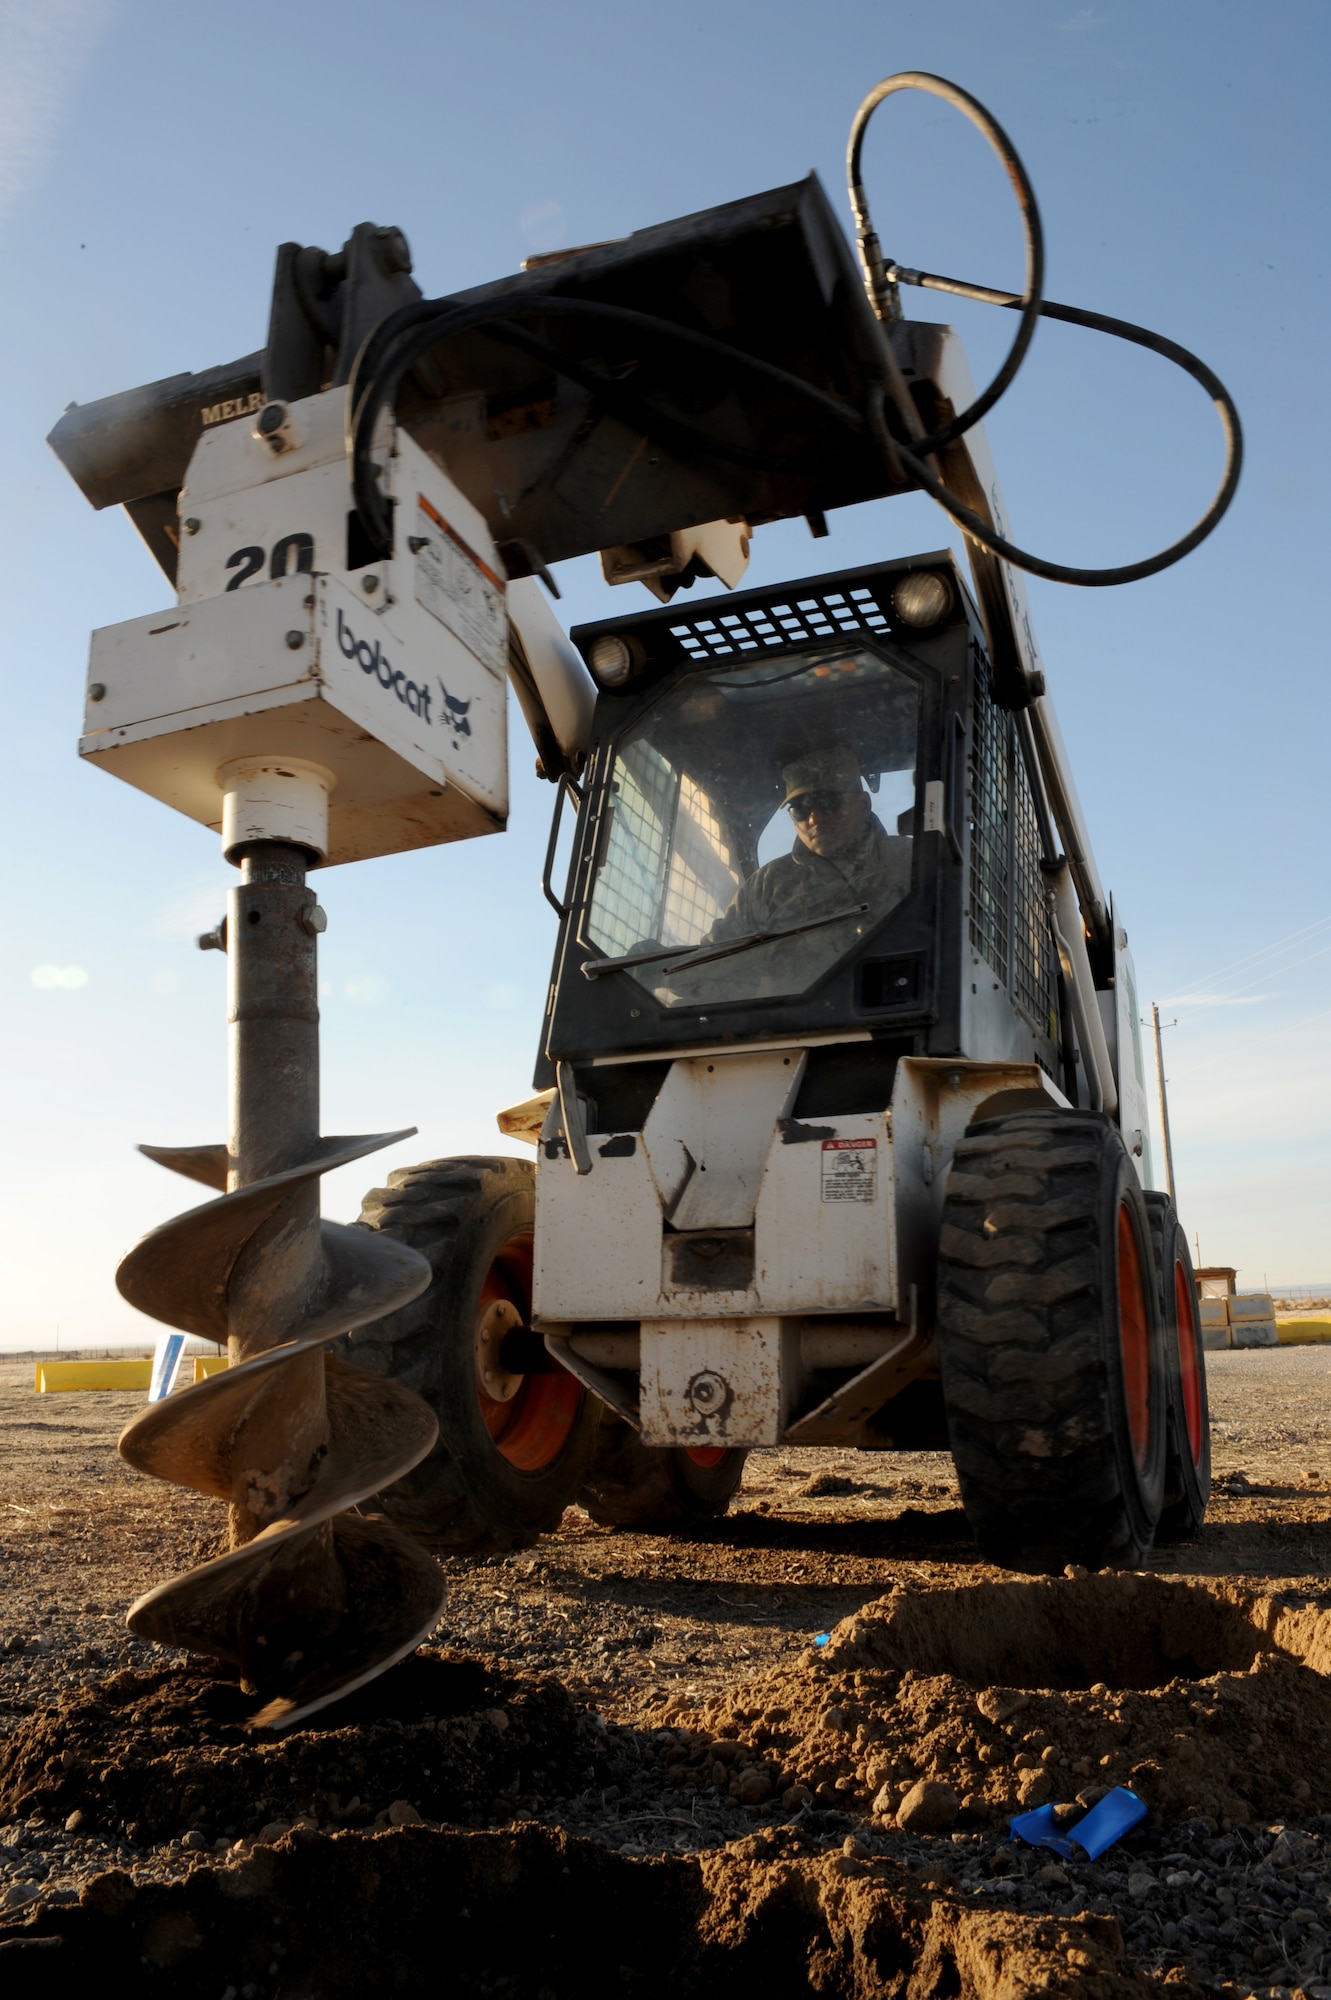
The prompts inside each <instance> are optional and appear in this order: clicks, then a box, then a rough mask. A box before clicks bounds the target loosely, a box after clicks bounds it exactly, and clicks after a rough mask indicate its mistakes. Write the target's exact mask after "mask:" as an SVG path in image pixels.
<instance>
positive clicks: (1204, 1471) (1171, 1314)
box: [1146, 1191, 1211, 1542]
mask: <svg viewBox="0 0 1331 2000" xmlns="http://www.w3.org/2000/svg"><path fill="white" fill-rule="evenodd" d="M1146 1212H1147V1215H1148V1216H1149V1217H1150V1223H1151V1248H1152V1252H1153V1255H1154V1259H1155V1269H1156V1278H1157V1282H1158V1284H1159V1287H1160V1324H1161V1327H1162V1329H1163V1332H1164V1344H1165V1371H1166V1379H1167V1383H1168V1391H1169V1440H1168V1448H1167V1452H1166V1459H1165V1498H1164V1506H1163V1507H1162V1509H1161V1513H1160V1525H1159V1527H1158V1528H1157V1529H1156V1531H1155V1539H1156V1541H1157V1542H1191V1541H1195V1540H1196V1538H1197V1536H1198V1535H1199V1534H1200V1533H1201V1529H1202V1522H1203V1520H1204V1519H1205V1518H1206V1508H1207V1503H1208V1501H1209V1500H1210V1498H1211V1413H1210V1409H1209V1407H1208V1405H1207V1399H1206V1360H1205V1356H1204V1354H1203V1350H1202V1335H1201V1327H1200V1325H1199V1324H1198V1312H1197V1281H1196V1279H1195V1278H1194V1277H1193V1274H1192V1258H1191V1257H1190V1256H1189V1255H1188V1239H1187V1237H1186V1236H1185V1235H1184V1234H1183V1229H1182V1225H1181V1224H1180V1222H1179V1219H1178V1216H1177V1214H1176V1212H1175V1209H1174V1204H1173V1202H1172V1201H1171V1200H1170V1198H1169V1196H1168V1195H1167V1194H1160V1193H1157V1192H1154V1191H1148V1193H1147V1196H1146Z"/></svg>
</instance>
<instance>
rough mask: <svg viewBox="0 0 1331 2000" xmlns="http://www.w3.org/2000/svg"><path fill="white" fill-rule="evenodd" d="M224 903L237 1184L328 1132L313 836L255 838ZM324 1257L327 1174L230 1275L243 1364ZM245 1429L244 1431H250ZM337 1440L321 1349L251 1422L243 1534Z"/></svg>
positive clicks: (299, 1160)
mask: <svg viewBox="0 0 1331 2000" xmlns="http://www.w3.org/2000/svg"><path fill="white" fill-rule="evenodd" d="M235 858H237V859H239V860H240V862H241V871H242V872H241V880H240V882H239V884H238V885H237V886H236V887H235V888H234V889H232V891H231V893H230V896H229V898H228V901H229V905H230V908H229V911H228V915H227V971H228V978H227V989H228V990H227V1033H228V1068H229V1084H230V1106H231V1117H230V1125H231V1133H230V1142H229V1146H228V1152H229V1154H230V1165H229V1169H228V1173H227V1187H228V1190H234V1189H236V1188H243V1187H248V1186H250V1185H251V1184H252V1183H253V1182H255V1181H261V1180H266V1179H267V1177H268V1176H269V1175H270V1174H280V1173H283V1172H285V1171H286V1169H287V1168H288V1167H295V1166H300V1165H301V1164H303V1162H305V1161H306V1160H308V1159H309V1158H310V1156H311V1154H312V1153H313V1152H314V1150H315V1147H316V1145H317V1143H318V1138H319V1004H318V963H317V932H316V929H315V923H314V920H313V912H314V909H315V907H316V905H315V899H314V895H313V893H312V892H311V891H310V890H309V889H308V888H307V887H306V884H305V864H306V856H305V853H304V850H303V849H301V848H298V847H294V846H291V845H289V844H288V843H286V842H283V841H264V842H261V843H258V842H256V843H255V844H254V846H252V847H251V848H249V849H248V851H247V852H246V853H245V854H244V855H243V856H238V857H235ZM321 1271H322V1252H321V1242H320V1228H319V1186H318V1182H317V1181H314V1182H305V1183H303V1184H301V1185H299V1186H297V1187H295V1188H293V1189H292V1190H291V1192H290V1193H289V1194H287V1196H286V1197H285V1199H284V1200H283V1201H282V1203H281V1205H280V1206H279V1207H278V1208H277V1210H276V1211H275V1212H274V1214H273V1215H271V1216H270V1217H269V1218H268V1220H267V1221H266V1222H264V1223H262V1224H261V1225H260V1226H259V1228H258V1229H257V1230H256V1231H255V1233H254V1235H253V1236H251V1237H250V1239H249V1241H248V1242H247V1243H246V1244H245V1246H244V1248H243V1249H242V1250H241V1252H240V1255H239V1256H238V1257H237V1259H236V1263H235V1265H234V1267H233V1269H232V1273H231V1281H230V1284H229V1285H228V1287H227V1350H228V1355H229V1358H230V1360H231V1363H232V1365H233V1366H234V1365H235V1364H236V1363H238V1362H242V1361H248V1360H249V1359H250V1358H251V1356H253V1355H255V1354H260V1353H264V1352H266V1350H267V1349H268V1348H270V1347H275V1346H277V1345H279V1344H280V1343H281V1342H283V1341H285V1340H288V1339H289V1338H290V1337H291V1333H292V1331H293V1329H295V1328H297V1327H299V1325H300V1324H301V1322H302V1320H303V1318H304V1316H305V1312H306V1309H307V1307H308V1305H309V1302H310V1299H311V1297H312V1295H313V1292H314V1289H315V1287H316V1286H317V1284H318V1282H319V1278H320V1275H321ZM239 1441H240V1440H238V1442H239ZM327 1442H328V1421H327V1412H326V1408H325V1397H324V1361H323V1355H322V1354H321V1353H319V1352H317V1351H316V1352H313V1353H310V1354H307V1355H304V1356H302V1357H301V1358H300V1359H299V1361H297V1362H294V1363H293V1364H292V1365H291V1367H290V1368H289V1369H288V1370H287V1371H286V1372H285V1373H284V1375H283V1379H282V1393H281V1395H280V1397H279V1396H274V1395H270V1396H269V1397H268V1398H267V1399H266V1401H265V1404H264V1406H263V1410H262V1412H256V1414H255V1418H254V1419H252V1420H251V1423H250V1425H249V1426H248V1427H247V1430H246V1434H245V1438H244V1446H245V1462H244V1465H243V1468H242V1467H240V1466H238V1468H237V1476H236V1492H235V1496H234V1497H233V1500H232V1505H231V1540H232V1544H233V1546H234V1545H238V1544H240V1543H241V1542H248V1541H250V1540H251V1539H252V1538H253V1536H255V1535H256V1534H258V1533H259V1532H260V1531H261V1530H262V1529H263V1528H265V1527H267V1525H268V1523H269V1522H270V1521H272V1520H275V1519H276V1518H278V1517H279V1516H280V1515H282V1514H283V1513H285V1512H286V1510H287V1508H288V1507H289V1506H290V1504H291V1502H292V1501H294V1500H298V1499H299V1498H300V1497H301V1495H302V1493H304V1492H305V1491H306V1490H308V1487H309V1485H310V1482H311V1479H312V1477H313V1473H314V1470H315V1468H316V1467H317V1464H318V1461H319V1458H320V1456H321V1455H322V1453H323V1451H324V1449H325V1447H326V1445H327Z"/></svg>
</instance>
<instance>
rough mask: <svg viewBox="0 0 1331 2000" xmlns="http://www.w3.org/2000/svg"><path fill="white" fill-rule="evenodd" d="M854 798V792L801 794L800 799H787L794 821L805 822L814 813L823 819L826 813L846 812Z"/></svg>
mask: <svg viewBox="0 0 1331 2000" xmlns="http://www.w3.org/2000/svg"><path fill="white" fill-rule="evenodd" d="M854 796H855V794H854V793H853V792H801V793H800V794H799V796H798V798H794V799H787V801H786V804H787V806H788V808H789V811H790V817H791V818H792V819H799V820H805V819H808V818H810V816H811V815H812V814H813V813H817V814H818V815H819V816H820V817H822V816H823V815H824V814H826V813H839V812H845V811H846V809H847V807H848V806H849V804H850V801H851V800H852V799H853V798H854Z"/></svg>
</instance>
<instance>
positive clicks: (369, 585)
mask: <svg viewBox="0 0 1331 2000" xmlns="http://www.w3.org/2000/svg"><path fill="white" fill-rule="evenodd" d="M378 588H379V579H378V577H377V576H367V577H363V578H362V579H361V589H362V590H363V591H365V592H366V593H367V594H368V593H369V592H370V591H374V590H378Z"/></svg>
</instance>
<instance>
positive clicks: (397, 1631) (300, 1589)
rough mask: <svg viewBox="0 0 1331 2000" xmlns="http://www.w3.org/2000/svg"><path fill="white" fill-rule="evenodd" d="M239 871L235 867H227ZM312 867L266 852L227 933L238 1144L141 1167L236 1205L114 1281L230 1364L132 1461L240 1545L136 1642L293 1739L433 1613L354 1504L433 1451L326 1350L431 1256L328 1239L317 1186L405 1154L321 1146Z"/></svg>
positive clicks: (334, 1229)
mask: <svg viewBox="0 0 1331 2000" xmlns="http://www.w3.org/2000/svg"><path fill="white" fill-rule="evenodd" d="M232 858H233V859H235V858H241V857H237V856H235V855H234V854H233V856H232ZM308 858H309V857H308V855H307V852H306V850H305V849H304V848H303V847H299V846H295V845H291V844H288V843H284V842H278V841H264V842H256V843H254V844H252V845H250V846H249V847H248V848H247V849H246V851H245V853H244V855H243V858H241V868H242V879H241V881H240V884H239V885H238V886H237V887H236V888H234V889H233V890H232V891H231V895H230V898H229V902H230V909H229V913H228V917H227V923H226V947H227V959H228V969H229V978H228V1010H227V1011H228V1021H229V1038H230V1050H229V1062H230V1081H231V1136H230V1141H229V1144H228V1145H226V1146H196V1147H187V1148H177V1149H170V1148H164V1147H155V1146H145V1147H144V1148H143V1149H142V1150H143V1151H144V1152H145V1153H147V1154H148V1155H149V1157H150V1158H152V1159H155V1160H158V1161H159V1162H160V1163H161V1164H162V1165H163V1166H166V1167H171V1168H173V1169H174V1170H175V1171H176V1172H177V1173H182V1174H185V1175H187V1176H189V1178H190V1179H192V1180H198V1181H202V1182H204V1183H205V1185H207V1186H209V1187H214V1188H218V1189H223V1190H225V1192H224V1193H221V1194H220V1195H219V1198H218V1199H217V1200H215V1201H209V1202H205V1203H204V1204H203V1206H202V1207H199V1208H192V1209H190V1210H188V1211H187V1212H186V1213H185V1214H183V1215H180V1216H177V1217H175V1218H174V1219H173V1220H172V1221H170V1222H166V1223H163V1224H162V1225H161V1227H160V1228H157V1229H154V1230H153V1231H152V1232H151V1233H150V1234H149V1235H147V1236H145V1237H144V1238H143V1239H142V1241H141V1242H140V1243H138V1244H137V1245H136V1246H135V1248H134V1249H133V1250H131V1251H130V1253H129V1255H128V1256H127V1257H126V1258H125V1259H124V1261H123V1262H122V1264H121V1265H120V1268H119V1271H118V1273H117V1283H118V1285H119V1287H120V1290H121V1292H122V1293H123V1294H124V1296H125V1297H126V1298H127V1299H128V1300H129V1301H130V1303H131V1304H132V1305H135V1306H137V1307H138V1308H139V1310H140V1311H142V1312H146V1313H149V1314H151V1315H152V1316H153V1318H155V1319H159V1320H165V1321H166V1322H167V1323H168V1324H169V1325H171V1326H174V1327H179V1328H183V1329H184V1330H186V1331H187V1332H189V1333H193V1334H200V1335H202V1336H204V1337H205V1338H207V1339H210V1340H225V1341H226V1343H227V1348H228V1353H229V1357H230V1363H231V1365H230V1367H229V1368H228V1369H226V1370H224V1371H221V1372H219V1373H217V1374H215V1375H212V1376H210V1377H209V1378H208V1379H207V1380H205V1381H203V1382H200V1383H198V1384H196V1385H195V1386H194V1387H193V1388H189V1389H185V1390H182V1391H181V1392H180V1393H179V1394H177V1395H174V1396H168V1397H167V1398H165V1399H164V1400H163V1401H161V1402H158V1403H152V1404H150V1405H149V1406H148V1408H147V1409H146V1410H144V1412H143V1413H142V1415H141V1416H139V1417H137V1418H135V1420H134V1422H133V1423H131V1424H130V1425H129V1427H128V1428H127V1430H126V1431H125V1432H124V1435H123V1436H122V1437H121V1440H120V1450H121V1453H122V1455H123V1457H124V1458H126V1459H127V1460H128V1462H129V1463H130V1464H131V1465H132V1466H135V1467H136V1468H137V1469H138V1470H139V1471H140V1472H147V1473H151V1474H153V1475H154V1476H155V1477H156V1478H159V1479H170V1480H174V1481H176V1482H177V1483H178V1484H180V1485H184V1486H191V1487H193V1488H194V1489H195V1490H196V1491H198V1492H200V1493H208V1494H212V1495H215V1496H216V1497H218V1498H219V1499H224V1500H227V1501H228V1502H229V1503H230V1510H231V1511H230V1542H231V1547H230V1548H229V1550H228V1551H227V1552H226V1553H225V1554H224V1555H220V1556H217V1557H216V1558H214V1559H213V1560H212V1561H210V1562H206V1563H204V1564H203V1565H202V1566H201V1567H199V1568H198V1569H194V1570H191V1571H189V1572H187V1573H186V1574H184V1575H181V1576H175V1577H171V1578H170V1579H169V1580H168V1581H167V1582H165V1583H161V1584H159V1585H158V1586H157V1587H156V1588H155V1589H154V1590H150V1591H148V1592H147V1593H146V1594H145V1595H144V1596H142V1597H140V1598H139V1599H138V1601H137V1602H136V1603H135V1604H134V1605H133V1606H132V1607H131V1609H130V1612H129V1618H128V1623H129V1626H130V1629H131V1630H132V1631H134V1632H137V1633H138V1634H140V1636H142V1637H143V1638H148V1639H155V1640H158V1641H160V1642H161V1643H163V1644H167V1645H175V1646H186V1647H189V1648H190V1649H191V1650H193V1651H195V1652H200V1653H206V1654H211V1655H213V1656H214V1657H216V1658H219V1659H222V1660H226V1661H229V1662H231V1663H232V1664H233V1665H235V1666H237V1667H239V1669H240V1671H241V1673H242V1674H243V1675H244V1677H245V1680H246V1682H247V1683H248V1684H249V1685H251V1686H252V1687H253V1688H254V1689H255V1691H256V1693H257V1695H258V1697H259V1699H260V1704H261V1705H260V1706H259V1708H258V1710H257V1713H256V1714H255V1715H254V1717H253V1718H252V1719H253V1721H254V1722H255V1723H256V1724H259V1725H267V1726H274V1727H283V1726H286V1725H289V1724H291V1723H294V1722H296V1721H298V1720H299V1719H300V1718H301V1717H302V1716H306V1715H308V1714H310V1713H311V1712H312V1711H313V1710H315V1709H317V1708H321V1707H323V1706H324V1705H325V1704H326V1703H328V1702H330V1701H333V1700H335V1699H336V1698H337V1697H338V1696H340V1695H343V1694H346V1693H348V1692H349V1691H350V1690H351V1689H353V1688H355V1687H357V1686H359V1685H360V1684H361V1683H362V1682H363V1681H366V1680H369V1679H370V1678H371V1677H372V1676H373V1675H375V1674H377V1673H380V1672H382V1670H383V1669H384V1668H385V1667H387V1666H391V1665H392V1664H393V1662H394V1661H396V1660H399V1659H401V1658H403V1656H404V1655H405V1654H407V1653H409V1652H410V1651H411V1650H412V1649H413V1647H415V1646H416V1644H417V1643H418V1642H419V1640H420V1639H421V1638H422V1637H423V1636H424V1635H425V1634H426V1633H427V1632H428V1631H429V1630H430V1628H431V1626H432V1625H433V1624H434V1622H435V1620H436V1618H437V1617H438V1614H439V1609H440V1605H441V1603H442V1601H443V1594H444V1591H443V1577H442V1574H441V1572H440V1570H439V1568H438V1565H437V1564H436V1563H435V1562H433V1561H432V1560H431V1558H430V1557H429V1556H428V1555H427V1554H426V1553H425V1551H424V1550H423V1549H421V1548H420V1547H418V1546H417V1544H416V1543H414V1542H413V1541H411V1540H410V1539H409V1538H408V1537H407V1536H406V1535H404V1534H402V1533H401V1532H400V1531H399V1530H398V1529H396V1528H394V1527H393V1526H392V1525H391V1523H389V1522H388V1521H386V1520H385V1519H383V1517H382V1516H378V1515H373V1514H371V1515H368V1516H367V1515H363V1514H361V1513H359V1512H357V1511H356V1510H357V1506H358V1503H359V1502H361V1501H363V1500H365V1499H366V1498H367V1497H369V1496H370V1495H373V1494H375V1493H377V1492H379V1491H380V1490H381V1489H382V1488H383V1487H386V1486H389V1485H391V1484H392V1482H393V1481H394V1480H395V1479H399V1478H400V1477H401V1476H402V1474H403V1473H404V1472H406V1471H407V1470H408V1468H409V1467H411V1466H413V1465H415V1464H416V1463H417V1461H418V1460H419V1459H421V1458H423V1457H424V1456H425V1455H426V1453H427V1452H428V1451H429V1450H430V1448H431V1446H432V1445H433V1443H434V1440H435V1436H436V1424H435V1419H434V1417H433V1415H432V1414H431V1412H430V1410H429V1409H428V1407H427V1406H426V1404H425V1403H423V1402H422V1401H421V1399H420V1398H419V1397H418V1396H415V1395H413V1394H412V1393H411V1392H410V1391H409V1390H407V1389H403V1388H401V1387H399V1385H398V1384H396V1383H395V1382H391V1381H388V1380H376V1379H375V1378H374V1377H372V1376H370V1375H367V1374H364V1373H363V1372H362V1371H360V1370H358V1369H355V1368H351V1367H349V1366H348V1365H347V1364H346V1363H345V1362H341V1361H338V1360H336V1359H335V1358H333V1357H332V1356H330V1355H328V1354H327V1353H325V1351H324V1350H325V1346H326V1343H327V1342H329V1341H331V1340H333V1339H335V1338H336V1337H337V1335H339V1334H341V1333H345V1332H346V1331H347V1330H348V1329H349V1328H351V1327H355V1326H359V1325H361V1324H363V1323H364V1322H365V1321H367V1320H372V1319H378V1318H380V1317H382V1315H384V1314H385V1313H388V1312H391V1311H393V1310H394V1309H395V1308H396V1307H398V1306H401V1305H405V1304H406V1303H407V1302H408V1301H409V1300H411V1299H413V1298H415V1297H416V1296H417V1294H418V1293H420V1292H421V1291H423V1290H424V1289H425V1287H426V1286H427V1285H428V1283H429V1281H430V1267H429V1265H428V1263H427V1262H426V1260H425V1259H424V1258H423V1257H422V1256H420V1255H419V1253H418V1252H416V1251H414V1250H411V1249H408V1248H407V1247H406V1246H405V1245H403V1244H399V1243H394V1242H393V1241H392V1240H391V1239H390V1238H387V1237H384V1236H379V1235H371V1234H370V1233H369V1232H368V1231H365V1230H361V1229H355V1228H347V1227H344V1226H342V1225H341V1224H338V1223H335V1222H325V1221H321V1219H320V1215H319V1178H320V1176H321V1175H322V1174H325V1173H328V1172H330V1171H331V1170H332V1169H333V1168H335V1167H340V1166H343V1165H345V1164H346V1162H347V1161H349V1160H355V1159H359V1158H361V1157H362V1156H363V1155H364V1154H366V1153H372V1152H374V1151H376V1150H377V1149H378V1148H379V1147H381V1146H386V1145H390V1144H392V1143H393V1141H395V1140H397V1139H401V1138H404V1137H406V1136H407V1134H406V1133H405V1132H389V1133H377V1134H374V1135H373V1136H370V1137H364V1138H321V1137H320V1136H319V1050H318V1036H319V1014H318V1005H317V992H318V989H317V980H316V950H317V936H318V931H319V930H320V929H322V927H323V914H322V912H321V911H320V910H319V908H318V905H317V903H316V901H315V897H314V893H313V891H312V890H310V889H309V888H307V887H306V883H305V868H306V863H307V860H308Z"/></svg>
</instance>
